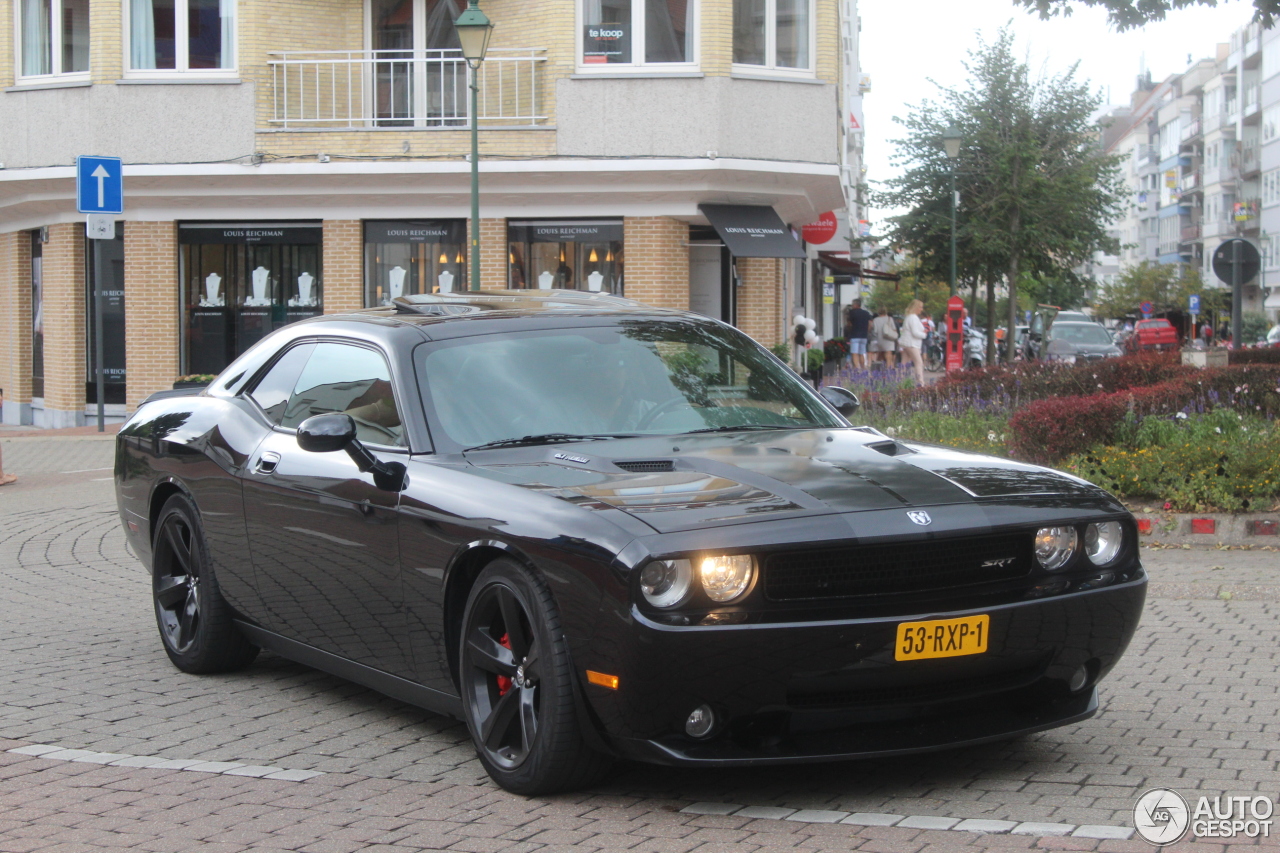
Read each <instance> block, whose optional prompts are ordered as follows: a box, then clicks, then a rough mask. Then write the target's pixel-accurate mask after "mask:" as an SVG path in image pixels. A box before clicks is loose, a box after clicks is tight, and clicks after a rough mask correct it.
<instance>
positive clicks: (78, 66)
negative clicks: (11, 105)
mask: <svg viewBox="0 0 1280 853" xmlns="http://www.w3.org/2000/svg"><path fill="white" fill-rule="evenodd" d="M14 5H15V6H16V7H17V11H18V38H19V41H20V44H21V56H20V58H19V62H18V74H19V76H20V77H43V76H47V75H51V74H82V73H87V72H88V70H89V0H17V2H16V3H15V4H14Z"/></svg>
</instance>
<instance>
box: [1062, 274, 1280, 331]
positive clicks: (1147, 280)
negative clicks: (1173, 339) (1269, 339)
mask: <svg viewBox="0 0 1280 853" xmlns="http://www.w3.org/2000/svg"><path fill="white" fill-rule="evenodd" d="M1193 293H1198V294H1200V306H1201V311H1203V312H1208V311H1211V310H1213V309H1214V308H1215V307H1221V306H1219V305H1217V302H1218V301H1219V293H1220V291H1218V290H1217V289H1215V288H1207V287H1205V284H1204V281H1203V280H1202V279H1201V278H1200V271H1199V270H1197V269H1194V268H1191V267H1185V266H1175V265H1173V264H1155V263H1152V262H1150V261H1143V262H1142V263H1140V264H1138V265H1137V266H1132V267H1129V268H1128V269H1126V270H1125V271H1124V272H1122V273H1120V275H1119V277H1118V278H1117V279H1116V280H1115V282H1114V283H1113V284H1111V285H1104V286H1103V287H1102V288H1100V289H1099V291H1098V297H1097V299H1096V300H1095V301H1094V305H1093V307H1094V311H1095V313H1096V314H1097V315H1098V316H1100V317H1111V318H1114V319H1120V318H1122V317H1125V316H1133V315H1135V314H1137V313H1138V306H1140V305H1141V304H1142V303H1143V302H1150V303H1151V305H1152V306H1153V307H1154V308H1155V312H1156V313H1157V314H1158V313H1161V312H1163V311H1171V310H1182V311H1185V310H1186V308H1187V297H1188V296H1190V295H1191V294H1193ZM1053 304H1057V303H1053ZM1063 307H1066V306H1063ZM1264 333H1265V330H1264Z"/></svg>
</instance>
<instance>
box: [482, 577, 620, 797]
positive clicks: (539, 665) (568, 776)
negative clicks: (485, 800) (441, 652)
mask: <svg viewBox="0 0 1280 853" xmlns="http://www.w3.org/2000/svg"><path fill="white" fill-rule="evenodd" d="M459 646H460V647H461V655H460V666H459V672H460V674H461V678H460V681H461V684H460V687H461V691H462V705H463V709H464V712H465V713H464V717H465V719H466V723H467V728H468V729H469V730H470V732H471V739H472V741H473V742H474V743H475V745H476V753H477V755H479V757H480V762H481V763H482V764H483V765H484V767H485V770H487V771H488V772H489V776H490V777H491V778H492V779H493V781H495V782H497V783H498V784H499V785H501V786H502V787H503V788H505V789H506V790H508V791H511V792H512V793H515V794H525V795H538V794H550V793H553V792H556V791H565V790H570V789H574V788H580V787H582V786H584V785H589V784H591V783H592V782H594V781H596V780H598V779H600V778H602V777H603V776H604V774H605V773H607V772H608V770H609V766H610V764H611V760H610V759H609V757H608V756H605V755H602V754H600V753H598V752H596V751H595V750H593V749H591V747H589V746H588V745H587V744H586V742H585V740H584V739H583V737H582V729H581V727H582V726H583V725H584V724H586V721H584V720H581V719H579V716H578V713H577V704H576V702H575V700H574V684H573V682H574V671H573V664H572V661H571V660H570V658H569V648H568V643H567V642H566V641H565V638H564V632H563V629H562V628H561V625H560V611H559V609H558V608H557V607H556V602H555V599H554V597H553V596H552V594H551V590H550V589H549V588H548V587H547V585H546V582H545V581H543V580H542V578H541V577H540V576H538V575H537V574H535V573H534V572H532V571H530V570H529V569H527V568H525V567H524V566H522V565H520V564H518V563H516V562H514V561H512V560H505V559H500V560H495V561H494V562H492V563H490V564H489V565H488V566H486V567H485V568H484V570H483V571H481V572H480V576H479V577H478V578H477V579H476V582H475V585H474V586H473V587H472V588H471V594H470V595H469V596H468V597H467V607H466V610H465V611H464V613H463V618H462V637H461V640H460V642H459Z"/></svg>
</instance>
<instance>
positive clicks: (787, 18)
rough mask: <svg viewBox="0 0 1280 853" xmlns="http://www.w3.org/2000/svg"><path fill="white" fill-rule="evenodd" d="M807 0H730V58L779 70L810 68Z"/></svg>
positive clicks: (810, 24) (810, 31) (809, 5)
mask: <svg viewBox="0 0 1280 853" xmlns="http://www.w3.org/2000/svg"><path fill="white" fill-rule="evenodd" d="M812 16H813V11H812V2H811V0H733V61H734V63H735V64H737V65H752V66H758V67H761V68H771V69H778V70H782V71H811V70H812V69H813V57H812V55H811V53H812V51H811V48H810V46H811V44H812V39H813V17H812Z"/></svg>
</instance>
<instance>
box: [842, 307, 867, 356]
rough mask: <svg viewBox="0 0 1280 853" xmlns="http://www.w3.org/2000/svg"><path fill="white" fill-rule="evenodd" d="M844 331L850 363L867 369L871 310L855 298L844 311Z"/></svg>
mask: <svg viewBox="0 0 1280 853" xmlns="http://www.w3.org/2000/svg"><path fill="white" fill-rule="evenodd" d="M844 332H845V337H846V338H847V339H848V341H849V360H850V363H851V364H852V365H853V366H854V367H856V368H858V369H859V370H866V369H867V335H868V334H870V332H871V312H870V311H868V310H867V309H865V308H863V307H862V300H861V299H855V300H853V302H852V303H850V305H849V307H848V308H847V309H846V310H845V312H844Z"/></svg>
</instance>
